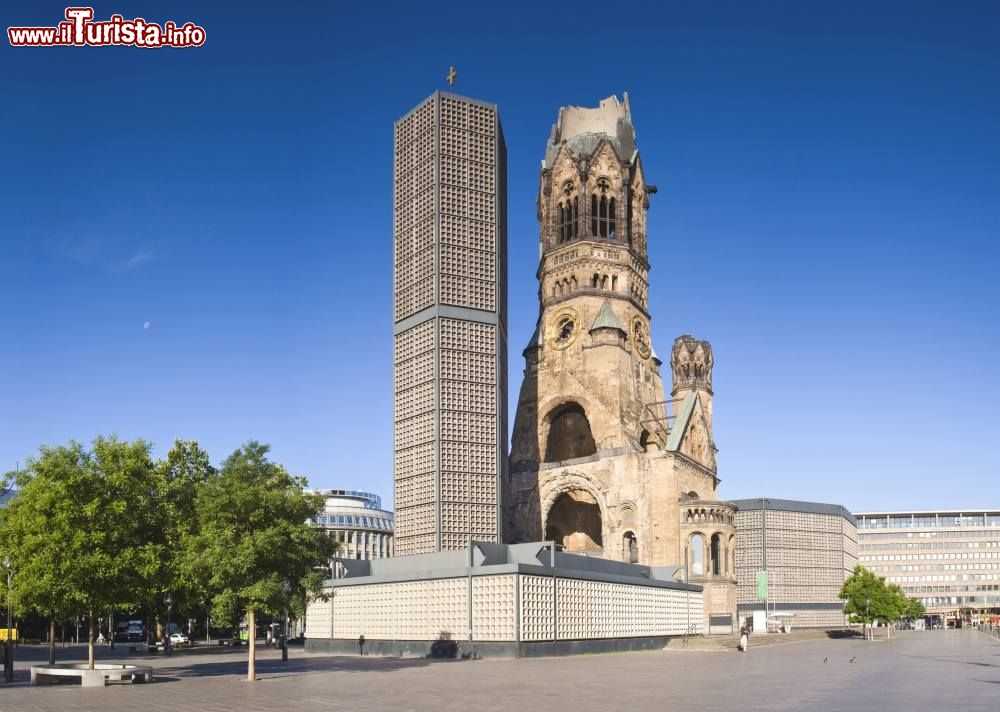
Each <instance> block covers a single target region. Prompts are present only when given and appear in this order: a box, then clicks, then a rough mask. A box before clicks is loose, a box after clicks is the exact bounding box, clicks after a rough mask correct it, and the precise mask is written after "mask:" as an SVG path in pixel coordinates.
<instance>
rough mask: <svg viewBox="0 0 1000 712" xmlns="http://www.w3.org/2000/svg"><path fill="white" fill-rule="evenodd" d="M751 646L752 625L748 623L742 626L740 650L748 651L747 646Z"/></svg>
mask: <svg viewBox="0 0 1000 712" xmlns="http://www.w3.org/2000/svg"><path fill="white" fill-rule="evenodd" d="M749 646H750V626H748V625H747V624H746V623H744V624H743V627H742V628H740V652H743V653H745V652H747V648H748V647H749Z"/></svg>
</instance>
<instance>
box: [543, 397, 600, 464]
mask: <svg viewBox="0 0 1000 712" xmlns="http://www.w3.org/2000/svg"><path fill="white" fill-rule="evenodd" d="M595 452H597V444H596V443H595V442H594V435H593V433H592V432H591V430H590V421H588V420H587V415H586V413H584V411H583V408H581V407H580V406H579V405H578V404H577V403H567V404H566V405H563V406H560V407H559V408H558V409H557V410H556V411H554V412H553V414H552V415H551V416H550V424H549V437H548V439H547V440H546V443H545V462H560V461H562V460H572V459H574V458H577V457H587V456H588V455H593V454H594V453H595Z"/></svg>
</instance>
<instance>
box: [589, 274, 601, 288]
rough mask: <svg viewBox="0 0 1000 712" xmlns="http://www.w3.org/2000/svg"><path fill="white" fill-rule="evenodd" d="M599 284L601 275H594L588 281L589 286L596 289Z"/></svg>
mask: <svg viewBox="0 0 1000 712" xmlns="http://www.w3.org/2000/svg"><path fill="white" fill-rule="evenodd" d="M600 284H601V275H599V274H597V273H596V272H595V273H594V276H593V277H592V278H591V280H590V286H591V287H593V288H594V289H597V288H598V287H599V286H600Z"/></svg>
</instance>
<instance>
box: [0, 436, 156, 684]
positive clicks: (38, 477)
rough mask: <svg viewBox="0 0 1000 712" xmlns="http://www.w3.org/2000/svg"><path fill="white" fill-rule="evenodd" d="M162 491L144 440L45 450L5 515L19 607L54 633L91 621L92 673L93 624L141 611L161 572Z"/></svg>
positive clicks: (0, 518)
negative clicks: (57, 627) (44, 619)
mask: <svg viewBox="0 0 1000 712" xmlns="http://www.w3.org/2000/svg"><path fill="white" fill-rule="evenodd" d="M157 485H158V482H157V478H156V476H155V473H154V467H153V462H152V459H151V457H150V446H149V444H148V443H146V442H144V441H142V440H136V441H134V442H131V443H129V442H123V441H120V440H118V439H117V438H115V437H111V438H103V437H98V438H97V439H95V440H94V442H93V445H92V448H91V450H89V451H88V450H86V449H84V447H83V446H82V445H80V444H79V443H75V442H71V443H70V444H69V445H66V446H57V447H49V446H42V447H41V448H40V452H39V455H38V456H37V457H35V458H31V459H30V460H29V461H28V463H27V467H26V468H25V469H24V470H23V471H22V472H21V473H20V474H19V475H18V477H17V488H18V496H17V497H15V498H14V499H13V500H12V501H11V502H10V504H9V505H8V506H7V507H6V508H5V509H4V510H3V511H2V512H0V541H2V542H3V544H4V546H5V547H6V549H7V552H8V553H7V556H8V558H9V559H10V562H11V565H12V567H13V570H14V578H13V596H14V599H15V600H16V601H17V602H18V605H19V607H20V608H21V609H22V610H35V611H37V612H38V613H40V614H42V615H45V616H48V617H49V620H50V631H51V629H52V624H51V621H53V620H54V619H55V618H56V617H58V616H69V615H73V614H75V613H77V612H83V613H85V614H86V616H87V643H88V645H87V648H88V651H87V652H88V656H87V659H88V665H89V667H90V668H91V669H93V665H94V637H95V635H94V634H95V623H96V620H97V616H98V615H102V614H106V613H108V612H109V611H116V610H129V609H131V608H133V607H135V606H136V605H137V604H138V603H139V602H140V601H141V600H143V597H144V596H145V594H146V589H147V588H148V586H149V584H150V582H151V581H152V580H154V579H155V577H156V575H157V572H158V570H159V568H160V567H161V561H162V558H163V543H162V542H161V541H159V540H158V527H157V524H158V516H159V513H158V511H157V508H158V506H159V499H160V495H161V489H160V488H159V487H158V486H157ZM52 640H53V641H54V636H52ZM50 645H51V643H50ZM53 653H54V651H53V650H52V649H51V648H50V657H51V656H52V655H53Z"/></svg>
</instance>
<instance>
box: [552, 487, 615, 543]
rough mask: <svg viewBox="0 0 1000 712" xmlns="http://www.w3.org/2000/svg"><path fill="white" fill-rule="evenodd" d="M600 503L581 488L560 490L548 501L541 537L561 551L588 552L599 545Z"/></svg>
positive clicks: (600, 538) (600, 537) (600, 540)
mask: <svg viewBox="0 0 1000 712" xmlns="http://www.w3.org/2000/svg"><path fill="white" fill-rule="evenodd" d="M601 529H602V522H601V507H600V505H599V504H598V503H597V500H596V499H594V497H593V495H591V494H590V493H589V492H587V491H585V490H580V489H574V490H569V491H567V492H563V493H562V494H560V495H559V496H558V497H556V499H555V501H554V502H553V503H552V508H551V509H550V510H549V514H548V517H546V524H545V538H546V539H547V540H551V541H554V542H555V543H556V544H559V545H561V546H562V547H563V551H569V552H585V551H586V552H592V551H600V550H601V549H602V548H603V545H604V544H603V538H602V534H601Z"/></svg>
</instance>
